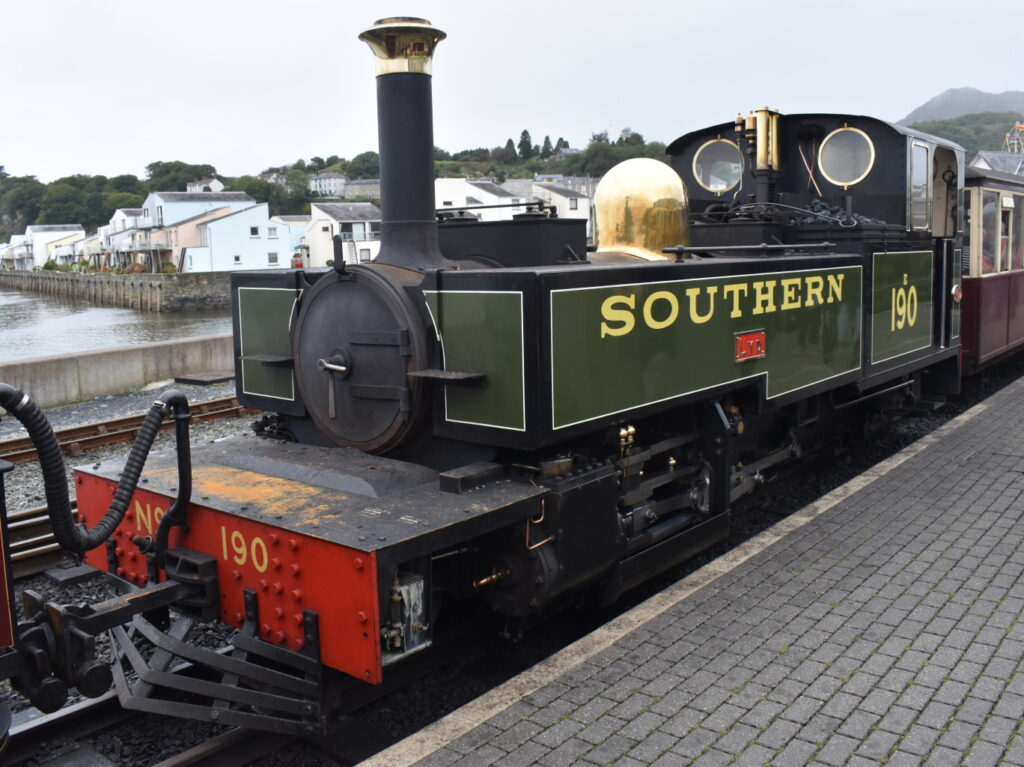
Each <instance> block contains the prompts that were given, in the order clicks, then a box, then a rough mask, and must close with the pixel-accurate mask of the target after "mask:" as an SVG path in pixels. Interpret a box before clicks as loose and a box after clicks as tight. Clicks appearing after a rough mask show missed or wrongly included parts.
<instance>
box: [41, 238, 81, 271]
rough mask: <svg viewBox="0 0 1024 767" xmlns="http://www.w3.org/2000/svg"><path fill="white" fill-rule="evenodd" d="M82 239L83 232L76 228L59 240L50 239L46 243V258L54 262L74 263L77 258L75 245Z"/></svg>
mask: <svg viewBox="0 0 1024 767" xmlns="http://www.w3.org/2000/svg"><path fill="white" fill-rule="evenodd" d="M84 239H85V232H84V231H82V230H78V231H76V232H71V233H70V234H68V235H67V236H66V237H61V238H60V239H59V240H51V241H50V242H48V243H46V260H47V261H53V262H54V263H55V264H73V263H75V262H76V261H77V260H78V258H77V257H76V247H75V246H76V244H77V243H78V242H81V241H82V240H84Z"/></svg>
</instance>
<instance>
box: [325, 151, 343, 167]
mask: <svg viewBox="0 0 1024 767" xmlns="http://www.w3.org/2000/svg"><path fill="white" fill-rule="evenodd" d="M324 162H326V163H327V167H328V168H330V167H331V166H332V165H338V164H339V163H342V162H344V160H342V159H341V158H340V157H338V155H336V154H332V155H331V156H330V157H328V158H327V159H326V160H325V161H324Z"/></svg>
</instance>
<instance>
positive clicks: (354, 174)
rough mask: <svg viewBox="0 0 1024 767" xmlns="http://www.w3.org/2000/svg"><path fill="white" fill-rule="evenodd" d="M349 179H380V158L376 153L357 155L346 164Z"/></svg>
mask: <svg viewBox="0 0 1024 767" xmlns="http://www.w3.org/2000/svg"><path fill="white" fill-rule="evenodd" d="M348 177H349V178H380V156H379V155H378V154H377V153H376V152H363V153H362V154H357V155H356V156H355V157H353V158H352V159H351V160H349V163H348Z"/></svg>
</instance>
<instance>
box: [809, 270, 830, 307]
mask: <svg viewBox="0 0 1024 767" xmlns="http://www.w3.org/2000/svg"><path fill="white" fill-rule="evenodd" d="M804 282H805V283H806V287H805V290H804V294H805V299H804V306H814V305H815V301H814V297H815V296H817V297H818V300H817V303H819V304H823V303H825V295H824V294H825V278H824V277H822V276H821V275H820V274H815V275H812V276H811V277H807V278H805V280H804Z"/></svg>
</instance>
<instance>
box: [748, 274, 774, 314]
mask: <svg viewBox="0 0 1024 767" xmlns="http://www.w3.org/2000/svg"><path fill="white" fill-rule="evenodd" d="M774 311H775V280H766V281H764V282H760V281H759V282H755V283H754V310H753V311H752V312H751V314H765V313H766V312H767V313H771V312H774Z"/></svg>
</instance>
